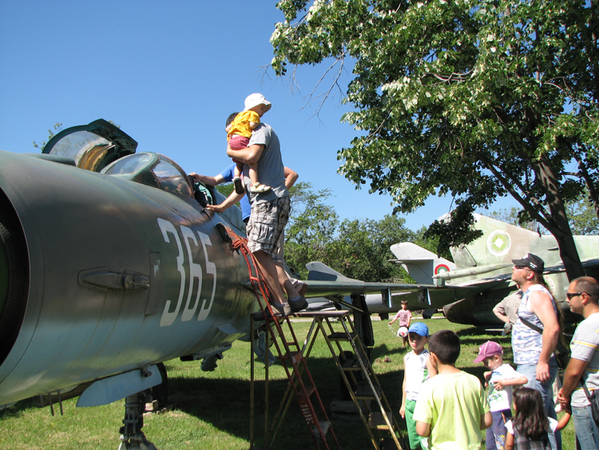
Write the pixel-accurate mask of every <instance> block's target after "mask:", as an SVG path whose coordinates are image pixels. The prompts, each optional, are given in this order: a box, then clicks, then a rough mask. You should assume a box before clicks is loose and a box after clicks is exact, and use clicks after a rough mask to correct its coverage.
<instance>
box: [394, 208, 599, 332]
mask: <svg viewBox="0 0 599 450" xmlns="http://www.w3.org/2000/svg"><path fill="white" fill-rule="evenodd" d="M474 217H475V219H476V223H475V228H477V229H479V230H481V231H482V232H483V234H482V236H481V237H479V238H478V239H476V240H475V241H473V242H472V243H470V244H468V245H462V246H459V247H453V248H451V249H450V251H451V254H452V257H453V260H454V261H455V264H454V263H452V262H450V261H448V260H445V259H443V258H438V257H437V256H436V255H435V254H434V253H432V252H429V251H428V250H425V249H423V248H421V247H418V246H417V245H415V244H412V243H405V242H404V243H400V244H395V245H393V246H391V251H392V252H393V254H394V255H395V256H396V257H397V260H395V262H397V263H398V264H403V265H404V267H405V268H406V270H407V271H408V272H409V273H410V275H412V277H413V278H414V279H415V280H416V281H417V282H419V283H424V284H427V283H428V284H435V285H437V286H439V288H441V289H440V291H441V292H442V291H443V290H453V291H454V293H455V296H456V298H459V299H460V300H458V301H457V302H452V303H450V304H447V305H445V306H443V310H444V313H445V315H446V317H447V318H448V320H450V321H452V322H456V323H464V324H472V325H499V324H501V322H500V321H499V320H498V319H497V317H495V315H494V314H493V312H492V309H493V307H494V306H495V304H497V303H498V302H499V301H501V300H502V299H503V298H504V297H506V296H507V295H508V294H509V293H510V292H512V291H515V290H516V289H517V287H516V286H515V285H514V283H513V282H511V274H512V267H513V264H512V260H513V259H519V258H521V257H523V256H524V255H526V254H527V253H534V254H535V255H538V256H539V257H541V258H542V259H543V260H544V261H545V274H544V277H545V280H546V281H547V283H548V285H549V287H550V290H551V292H552V294H553V295H554V297H555V299H556V300H557V301H558V303H560V304H561V306H562V309H563V310H564V312H565V313H566V318H569V319H570V320H574V318H573V317H572V316H571V315H570V312H569V308H568V307H567V304H566V302H565V300H566V296H565V293H566V290H567V288H568V284H569V282H568V277H567V275H566V272H565V268H564V265H563V263H562V261H561V259H560V256H559V250H558V246H557V242H556V240H555V238H554V237H553V236H552V235H541V234H539V233H536V232H534V231H530V230H527V229H524V228H521V227H518V226H514V225H510V224H507V223H505V222H502V221H499V220H496V219H492V218H490V217H486V216H482V215H480V214H475V215H474ZM574 240H575V242H576V247H577V249H578V253H579V255H580V258H581V260H582V261H583V266H584V267H585V270H586V271H587V273H588V274H589V275H591V276H597V274H598V272H599V259H597V258H596V255H598V254H599V238H598V237H597V236H575V237H574ZM468 290H470V292H469V291H468ZM431 292H433V295H436V292H435V290H432V291H431Z"/></svg>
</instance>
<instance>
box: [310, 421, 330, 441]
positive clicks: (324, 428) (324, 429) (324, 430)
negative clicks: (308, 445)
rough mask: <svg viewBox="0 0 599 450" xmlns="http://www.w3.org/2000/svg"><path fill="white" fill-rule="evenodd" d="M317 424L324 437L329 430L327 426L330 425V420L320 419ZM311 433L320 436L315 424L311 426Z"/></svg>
mask: <svg viewBox="0 0 599 450" xmlns="http://www.w3.org/2000/svg"><path fill="white" fill-rule="evenodd" d="M318 424H319V425H320V429H321V430H322V436H323V437H325V436H326V435H327V433H328V431H329V428H330V427H331V422H329V421H328V420H322V421H318ZM312 434H314V437H317V438H320V432H319V431H318V427H317V426H316V425H315V426H313V427H312Z"/></svg>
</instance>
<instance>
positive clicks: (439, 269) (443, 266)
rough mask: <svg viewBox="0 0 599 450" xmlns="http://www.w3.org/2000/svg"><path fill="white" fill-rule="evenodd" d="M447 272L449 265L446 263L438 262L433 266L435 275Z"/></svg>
mask: <svg viewBox="0 0 599 450" xmlns="http://www.w3.org/2000/svg"><path fill="white" fill-rule="evenodd" d="M444 272H449V266H448V265H447V264H438V265H437V266H436V267H435V275H439V274H440V273H444Z"/></svg>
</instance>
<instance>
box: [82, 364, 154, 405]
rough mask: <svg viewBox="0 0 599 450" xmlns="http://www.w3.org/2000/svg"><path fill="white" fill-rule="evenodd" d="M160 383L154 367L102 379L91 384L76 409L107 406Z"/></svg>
mask: <svg viewBox="0 0 599 450" xmlns="http://www.w3.org/2000/svg"><path fill="white" fill-rule="evenodd" d="M160 383H162V375H160V371H159V370H158V367H157V366H155V365H152V366H148V367H142V368H141V369H136V370H132V371H131V372H125V373H121V374H119V375H115V376H113V377H109V378H103V379H101V380H98V381H96V382H94V383H92V384H91V385H90V386H89V387H88V388H87V389H86V390H85V391H83V393H82V394H81V396H80V397H79V401H77V406H78V407H85V406H100V405H108V404H109V403H112V402H116V401H117V400H120V399H122V398H125V397H129V396H131V395H134V394H136V393H138V392H142V391H145V390H146V389H150V388H151V387H154V386H157V385H159V384H160Z"/></svg>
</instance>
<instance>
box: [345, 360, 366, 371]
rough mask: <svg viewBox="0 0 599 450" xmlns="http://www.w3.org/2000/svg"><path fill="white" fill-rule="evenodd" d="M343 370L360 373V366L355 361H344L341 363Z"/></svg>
mask: <svg viewBox="0 0 599 450" xmlns="http://www.w3.org/2000/svg"><path fill="white" fill-rule="evenodd" d="M343 370H345V371H357V372H361V371H362V367H360V364H359V363H358V361H356V360H355V359H346V360H345V361H343Z"/></svg>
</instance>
